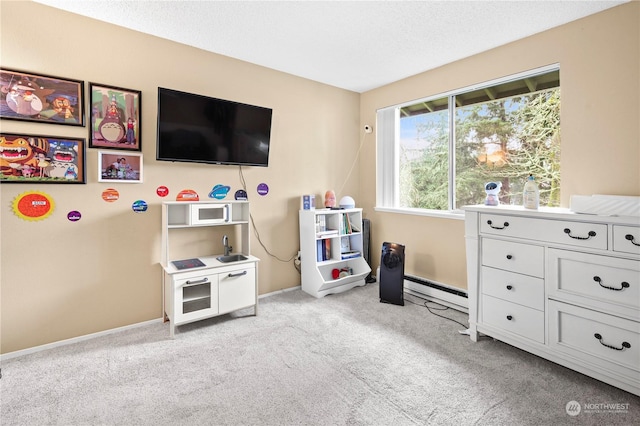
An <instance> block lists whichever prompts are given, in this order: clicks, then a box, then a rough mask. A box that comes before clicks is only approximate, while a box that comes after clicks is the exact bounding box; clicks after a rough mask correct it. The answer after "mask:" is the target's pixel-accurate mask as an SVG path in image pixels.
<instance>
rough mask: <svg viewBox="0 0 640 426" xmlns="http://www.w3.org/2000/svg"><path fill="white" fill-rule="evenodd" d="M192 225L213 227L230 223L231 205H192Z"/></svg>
mask: <svg viewBox="0 0 640 426" xmlns="http://www.w3.org/2000/svg"><path fill="white" fill-rule="evenodd" d="M190 207H191V217H190V221H191V225H211V224H215V223H225V222H229V219H230V217H231V205H230V204H207V203H204V204H191V206H190Z"/></svg>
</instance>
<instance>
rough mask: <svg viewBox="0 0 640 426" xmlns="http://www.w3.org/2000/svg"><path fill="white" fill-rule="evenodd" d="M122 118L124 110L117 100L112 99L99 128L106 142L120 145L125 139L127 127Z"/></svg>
mask: <svg viewBox="0 0 640 426" xmlns="http://www.w3.org/2000/svg"><path fill="white" fill-rule="evenodd" d="M122 117H123V113H122V109H121V108H119V107H118V104H117V103H116V100H115V98H111V102H110V103H109V106H108V107H107V111H106V112H105V116H104V118H103V119H102V122H101V123H100V125H99V126H98V132H99V133H100V136H102V138H103V139H104V140H105V141H108V142H114V143H119V142H121V141H122V140H123V139H124V137H125V133H126V127H125V125H124V120H123V119H122Z"/></svg>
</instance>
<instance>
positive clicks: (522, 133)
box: [377, 65, 560, 212]
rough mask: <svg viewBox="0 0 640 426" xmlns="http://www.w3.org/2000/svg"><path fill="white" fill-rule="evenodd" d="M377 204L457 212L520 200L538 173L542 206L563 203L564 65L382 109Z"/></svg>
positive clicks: (378, 126) (399, 207)
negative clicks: (493, 198) (494, 194)
mask: <svg viewBox="0 0 640 426" xmlns="http://www.w3.org/2000/svg"><path fill="white" fill-rule="evenodd" d="M377 128H378V140H377V150H378V151H377V153H378V168H377V174H378V175H377V182H378V194H377V206H378V207H382V208H392V209H421V210H432V211H434V210H435V211H446V212H453V211H455V210H458V209H459V208H460V207H462V206H464V205H469V204H482V203H484V200H485V197H486V193H485V191H484V186H485V183H487V182H501V184H502V189H501V192H500V202H501V203H502V204H522V190H523V186H524V183H525V181H526V179H527V177H528V176H529V174H533V175H534V177H535V179H536V182H537V184H538V186H539V187H540V205H541V206H542V205H545V206H558V205H559V203H560V71H559V68H558V66H557V65H555V66H552V67H545V68H543V69H538V70H535V71H530V72H528V73H523V74H519V75H517V76H511V77H507V78H503V79H500V80H496V81H492V82H488V83H485V84H481V85H477V86H474V87H470V88H466V89H461V90H458V91H455V92H451V93H446V94H442V95H439V96H435V97H431V98H425V99H421V100H419V101H412V102H411V103H406V104H403V105H395V106H392V107H388V108H384V109H381V110H379V111H378V122H377Z"/></svg>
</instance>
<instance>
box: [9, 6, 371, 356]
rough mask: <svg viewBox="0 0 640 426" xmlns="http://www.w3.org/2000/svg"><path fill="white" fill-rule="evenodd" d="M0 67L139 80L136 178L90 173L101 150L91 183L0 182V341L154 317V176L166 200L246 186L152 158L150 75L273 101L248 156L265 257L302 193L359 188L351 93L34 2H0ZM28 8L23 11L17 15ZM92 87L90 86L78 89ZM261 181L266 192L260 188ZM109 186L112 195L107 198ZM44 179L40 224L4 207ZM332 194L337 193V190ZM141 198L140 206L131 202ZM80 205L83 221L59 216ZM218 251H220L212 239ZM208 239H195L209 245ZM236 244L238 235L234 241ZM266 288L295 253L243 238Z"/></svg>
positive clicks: (207, 168)
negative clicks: (266, 145)
mask: <svg viewBox="0 0 640 426" xmlns="http://www.w3.org/2000/svg"><path fill="white" fill-rule="evenodd" d="M1 8H2V9H1V11H0V12H1V22H0V24H1V25H0V27H1V37H2V38H1V45H0V52H1V57H0V65H1V66H2V67H6V68H12V69H18V70H24V71H30V72H36V73H43V74H49V75H54V76H59V77H66V78H71V79H77V80H83V81H85V86H88V82H90V81H91V82H95V83H101V84H107V85H112V86H118V87H124V88H129V89H137V90H141V91H142V152H143V155H144V183H142V184H128V185H113V184H107V183H98V182H97V152H98V150H97V149H88V156H87V162H86V166H87V167H86V168H87V184H86V185H43V184H41V185H18V184H2V185H1V186H0V197H1V200H0V204H1V206H2V208H1V209H0V221H1V233H2V234H1V237H2V238H1V253H0V254H1V255H2V262H1V270H0V279H1V335H0V337H1V343H2V346H1V352H2V353H7V352H12V351H16V350H20V349H23V348H29V347H33V346H37V345H42V344H46V343H49V342H54V341H59V340H62V339H67V338H72V337H76V336H80V335H85V334H89V333H94V332H98V331H103V330H108V329H111V328H115V327H119V326H124V325H128V324H134V323H138V322H142V321H146V320H151V319H156V318H160V317H161V315H162V308H161V297H162V293H161V274H160V272H161V269H160V266H159V265H158V262H159V260H160V211H161V209H160V206H161V202H162V201H163V200H165V199H162V198H160V197H158V196H157V195H156V188H157V187H158V186H160V185H166V186H168V187H169V190H170V194H169V197H167V199H170V200H173V199H175V195H176V194H177V193H178V192H179V191H180V190H182V189H185V188H190V189H194V190H196V191H197V192H198V193H199V194H200V198H201V199H206V198H207V194H208V193H209V191H210V190H211V188H212V187H213V186H214V185H216V184H226V185H230V186H231V195H230V196H229V197H232V196H233V195H232V194H233V193H234V192H235V191H236V190H237V189H240V188H241V182H240V178H239V173H238V167H236V166H213V165H202V164H185V163H182V164H179V163H175V164H174V163H167V162H157V161H155V139H156V107H157V99H156V98H157V87H158V86H162V87H168V88H172V89H178V90H183V91H186V92H192V93H199V94H204V95H208V96H213V97H219V98H224V99H231V100H235V101H239V102H244V103H250V104H254V105H261V106H266V107H270V108H273V111H274V113H273V131H272V148H271V153H270V165H269V167H268V168H261V167H245V168H243V171H244V176H245V179H246V182H247V192H248V194H249V200H250V202H251V211H252V214H253V218H254V221H255V224H256V227H257V229H258V231H259V233H260V237H261V239H262V241H263V243H264V244H265V246H266V247H267V249H268V250H269V252H271V253H272V254H273V255H275V256H278V258H280V259H284V260H288V259H291V258H292V257H293V256H294V255H295V254H297V252H298V247H299V241H298V209H299V205H300V202H299V196H300V195H301V194H306V193H313V194H316V195H317V197H321V196H322V195H323V194H324V192H325V191H326V190H327V189H329V188H335V190H336V191H337V190H339V188H342V187H343V186H344V189H343V193H344V194H351V195H352V196H353V197H354V198H355V199H358V198H359V197H358V192H357V189H358V176H359V174H358V173H357V169H356V171H355V172H354V173H353V174H352V175H351V177H350V179H349V180H348V181H347V182H346V183H345V179H346V177H347V174H348V171H349V169H350V167H351V164H352V162H353V160H354V158H355V156H356V152H357V148H358V144H359V142H360V133H361V132H360V124H359V115H358V114H359V95H358V94H357V93H354V92H349V91H345V90H341V89H337V88H334V87H331V86H327V85H323V84H319V83H316V82H313V81H309V80H305V79H301V78H298V77H294V76H291V75H288V74H285V73H281V72H276V71H273V70H269V69H266V68H262V67H259V66H255V65H252V64H248V63H244V62H241V61H237V60H233V59H230V58H227V57H223V56H220V55H215V54H211V53H207V52H204V51H202V50H199V49H195V48H190V47H186V46H183V45H180V44H177V43H172V42H169V41H166V40H162V39H159V38H155V37H151V36H146V35H143V34H140V33H136V32H133V31H129V30H125V29H122V28H119V27H116V26H112V25H108V24H105V23H101V22H98V21H95V20H91V19H88V18H83V17H79V16H77V15H73V14H70V13H67V12H63V11H60V10H57V9H52V8H49V7H46V6H43V5H40V4H37V3H31V2H6V1H3V2H2V3H1ZM25 17H28V19H27V18H25ZM85 90H87V87H85ZM1 126H2V131H3V132H8V133H14V132H15V133H27V134H43V135H52V136H70V137H83V138H86V137H87V133H88V130H87V127H72V126H61V125H53V124H43V123H27V122H17V121H6V120H5V121H3V122H2V123H1ZM261 182H266V183H267V184H268V185H269V188H270V192H269V194H268V195H267V196H264V197H262V196H259V195H257V193H256V190H255V189H256V186H257V185H258V184H259V183H261ZM111 186H114V187H115V188H116V189H118V191H120V194H121V197H120V199H119V200H118V201H117V202H115V203H106V202H104V201H103V200H102V198H101V193H102V191H103V190H104V189H106V188H108V187H111ZM33 190H37V191H43V192H45V193H47V194H49V195H50V196H51V197H52V198H53V200H54V202H55V206H56V207H55V211H54V213H53V215H52V216H50V217H49V218H47V219H45V220H42V221H38V222H27V221H24V220H22V219H20V218H18V217H17V216H15V215H14V214H12V211H11V209H10V204H11V201H12V200H13V199H14V198H15V197H16V196H17V195H18V194H20V193H22V192H25V191H33ZM339 195H340V194H339ZM138 199H142V200H145V201H146V202H147V203H148V204H149V209H148V211H147V212H146V213H134V212H133V211H132V209H131V204H132V203H133V202H134V201H136V200H138ZM71 210H79V211H80V212H81V213H82V219H81V220H80V221H79V222H76V223H72V222H69V221H68V220H67V219H66V215H67V213H68V212H69V211H71ZM211 240H212V244H213V247H212V249H216V248H218V249H219V250H220V252H222V245H221V242H220V239H219V238H217V237H216V238H213V239H211ZM204 243H206V241H199V243H198V244H204ZM232 244H233V241H232ZM251 249H252V254H254V255H255V256H257V257H258V258H260V259H261V262H260V263H259V288H260V290H259V291H260V293H261V294H264V293H269V292H272V291H276V290H279V289H284V288H290V287H294V286H296V285H299V284H300V276H299V274H298V272H297V271H296V270H295V268H294V267H293V263H292V262H291V261H289V262H286V261H285V262H283V261H280V260H276V259H274V258H272V257H270V256H269V255H268V254H267V253H266V252H265V250H264V249H263V248H262V247H261V246H260V244H259V243H258V241H257V239H256V237H255V236H254V235H253V234H252V236H251Z"/></svg>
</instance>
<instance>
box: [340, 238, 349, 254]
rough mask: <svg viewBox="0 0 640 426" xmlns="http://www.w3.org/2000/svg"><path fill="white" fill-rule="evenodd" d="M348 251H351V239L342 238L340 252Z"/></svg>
mask: <svg viewBox="0 0 640 426" xmlns="http://www.w3.org/2000/svg"><path fill="white" fill-rule="evenodd" d="M347 251H351V240H350V239H349V237H342V238H340V252H341V253H344V252H347Z"/></svg>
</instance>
